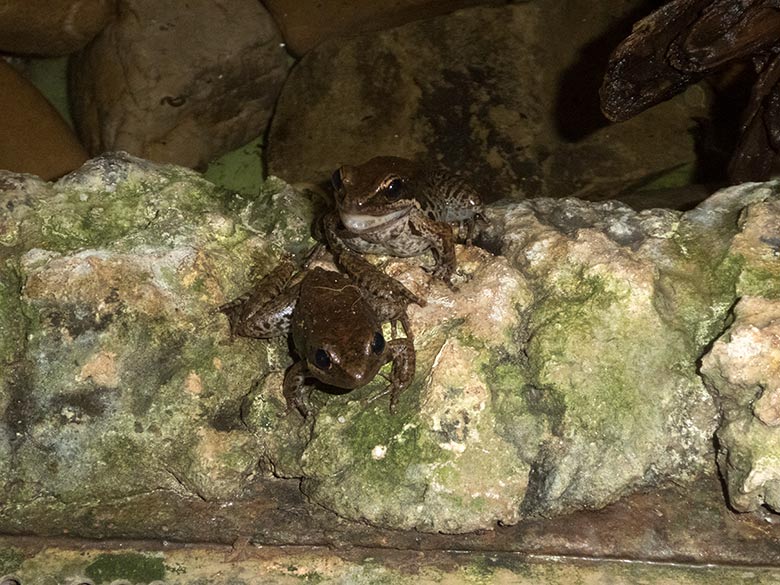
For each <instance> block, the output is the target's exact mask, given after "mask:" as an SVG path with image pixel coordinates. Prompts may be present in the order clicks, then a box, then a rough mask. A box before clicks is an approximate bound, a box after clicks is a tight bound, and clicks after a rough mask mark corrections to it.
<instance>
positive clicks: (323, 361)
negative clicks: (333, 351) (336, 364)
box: [314, 348, 332, 370]
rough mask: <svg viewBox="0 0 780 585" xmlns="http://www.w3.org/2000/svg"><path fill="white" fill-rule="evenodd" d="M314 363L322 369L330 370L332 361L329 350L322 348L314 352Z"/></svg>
mask: <svg viewBox="0 0 780 585" xmlns="http://www.w3.org/2000/svg"><path fill="white" fill-rule="evenodd" d="M314 365H315V366H317V367H318V368H319V369H320V370H329V369H330V366H331V365H332V362H331V361H330V356H329V355H328V352H327V351H325V350H324V349H322V348H320V349H318V350H317V351H316V352H314Z"/></svg>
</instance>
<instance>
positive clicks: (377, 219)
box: [340, 207, 412, 234]
mask: <svg viewBox="0 0 780 585" xmlns="http://www.w3.org/2000/svg"><path fill="white" fill-rule="evenodd" d="M411 210H412V207H404V208H403V209H399V210H397V211H392V212H390V213H386V214H384V215H367V214H362V213H344V212H341V213H340V216H341V223H343V224H344V227H346V228H347V229H348V230H349V231H350V232H352V233H355V234H361V233H366V232H372V231H376V230H379V229H382V228H384V227H386V226H388V225H390V224H392V223H395V222H396V221H398V220H399V219H401V218H402V217H404V216H405V215H407V214H408V213H409V212H410V211H411Z"/></svg>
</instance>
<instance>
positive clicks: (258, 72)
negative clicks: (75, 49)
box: [70, 0, 287, 167]
mask: <svg viewBox="0 0 780 585" xmlns="http://www.w3.org/2000/svg"><path fill="white" fill-rule="evenodd" d="M286 72H287V57H286V53H285V52H284V49H283V47H282V46H281V37H280V36H279V33H278V31H277V29H276V26H275V24H274V22H273V20H272V19H271V17H270V16H269V15H268V13H267V12H266V11H265V9H264V8H263V6H262V5H261V4H260V3H259V2H257V1H256V0H239V1H231V2H224V1H219V2H210V1H206V0H195V1H193V2H189V3H188V4H187V10H181V9H180V8H179V7H178V6H177V5H175V4H166V3H159V2H153V1H150V0H121V1H120V2H119V12H118V16H117V18H116V19H115V20H114V21H113V22H112V23H111V24H110V26H108V27H107V28H106V29H105V30H104V31H103V32H102V33H101V34H100V35H99V36H98V37H97V38H96V39H95V41H94V42H93V43H91V44H90V46H89V47H88V48H87V49H86V50H85V51H83V52H82V53H80V54H79V55H78V56H76V57H75V58H74V60H73V63H72V67H71V84H70V92H71V102H72V112H73V118H74V121H75V122H76V126H77V128H78V131H79V134H80V135H81V137H82V140H83V141H84V143H85V144H86V145H87V148H88V149H89V151H90V152H91V153H92V154H98V153H100V152H103V151H106V150H115V149H121V150H127V151H128V152H131V153H133V154H136V155H138V156H143V157H145V158H149V159H151V160H156V161H161V162H175V163H177V164H181V165H184V166H189V167H202V166H203V165H205V164H206V163H207V162H208V161H209V160H211V159H212V158H214V157H216V156H218V155H220V154H223V153H224V152H227V151H229V150H231V149H233V148H236V147H238V146H240V145H242V144H244V143H246V142H248V141H249V140H251V139H252V138H254V137H256V136H257V135H258V134H261V133H262V132H263V130H264V129H265V127H266V124H267V122H268V119H269V118H270V115H271V111H272V108H273V105H274V101H275V100H276V96H277V93H278V91H279V88H280V87H281V84H282V81H283V80H284V78H285V75H286Z"/></svg>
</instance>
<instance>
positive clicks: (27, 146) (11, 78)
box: [0, 60, 87, 221]
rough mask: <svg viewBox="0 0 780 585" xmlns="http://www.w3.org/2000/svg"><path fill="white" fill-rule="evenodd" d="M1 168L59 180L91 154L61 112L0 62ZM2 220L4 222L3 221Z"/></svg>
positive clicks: (3, 62) (10, 68) (8, 66)
mask: <svg viewBox="0 0 780 585" xmlns="http://www.w3.org/2000/svg"><path fill="white" fill-rule="evenodd" d="M0 110H1V111H2V112H3V116H2V118H1V119H0V132H2V135H3V140H2V141H0V169H5V170H9V171H14V172H17V173H31V174H34V175H38V176H39V177H42V178H44V179H47V180H48V179H55V178H57V177H60V176H62V175H64V174H65V173H68V172H70V171H72V170H73V169H75V168H78V167H79V166H81V165H82V164H83V163H84V161H86V160H87V152H86V150H84V147H83V146H81V144H80V143H79V141H78V139H77V138H76V136H75V134H74V133H73V130H71V128H70V127H69V126H68V124H67V123H66V122H65V120H63V119H62V117H61V116H60V115H59V113H57V110H55V109H54V107H53V106H52V105H51V104H50V103H49V102H48V101H47V100H46V98H45V97H43V95H41V93H40V92H39V91H38V90H37V89H36V88H35V87H33V86H32V85H31V84H30V83H29V82H28V81H27V80H25V79H24V78H23V77H22V76H21V75H19V74H18V73H17V72H16V71H15V70H14V69H13V67H11V66H10V65H8V64H7V63H6V62H5V61H2V60H0ZM0 221H2V220H0Z"/></svg>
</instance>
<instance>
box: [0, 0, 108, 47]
mask: <svg viewBox="0 0 780 585" xmlns="http://www.w3.org/2000/svg"><path fill="white" fill-rule="evenodd" d="M115 4H116V0H24V2H3V4H2V5H0V51H1V52H8V53H21V54H28V55H43V56H49V57H51V56H57V55H68V54H70V53H73V52H75V51H78V50H79V49H81V48H82V47H84V46H85V45H86V44H87V43H88V42H89V41H90V40H92V38H93V37H94V36H95V35H96V34H98V33H99V32H100V31H101V30H102V29H103V27H105V26H106V24H108V22H109V20H110V19H111V18H112V17H113V15H114V7H115Z"/></svg>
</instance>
